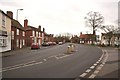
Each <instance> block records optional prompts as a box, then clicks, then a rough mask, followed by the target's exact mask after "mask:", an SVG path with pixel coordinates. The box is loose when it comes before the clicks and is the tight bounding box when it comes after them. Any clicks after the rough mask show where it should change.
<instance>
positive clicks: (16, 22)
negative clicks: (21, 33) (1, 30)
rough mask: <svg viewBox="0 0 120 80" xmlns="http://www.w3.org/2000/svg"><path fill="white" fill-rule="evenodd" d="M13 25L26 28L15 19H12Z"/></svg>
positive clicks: (22, 28)
mask: <svg viewBox="0 0 120 80" xmlns="http://www.w3.org/2000/svg"><path fill="white" fill-rule="evenodd" d="M12 26H13V27H16V28H19V29H21V30H25V29H24V27H23V26H22V25H21V24H20V23H19V22H18V21H17V20H15V19H12Z"/></svg>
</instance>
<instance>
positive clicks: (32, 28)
mask: <svg viewBox="0 0 120 80" xmlns="http://www.w3.org/2000/svg"><path fill="white" fill-rule="evenodd" d="M25 30H27V31H28V30H36V31H40V29H39V28H35V27H33V26H30V25H29V26H27V28H26V29H25ZM40 32H42V31H40Z"/></svg>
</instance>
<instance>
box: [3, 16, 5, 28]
mask: <svg viewBox="0 0 120 80" xmlns="http://www.w3.org/2000/svg"><path fill="white" fill-rule="evenodd" d="M2 27H5V15H4V14H3V15H2Z"/></svg>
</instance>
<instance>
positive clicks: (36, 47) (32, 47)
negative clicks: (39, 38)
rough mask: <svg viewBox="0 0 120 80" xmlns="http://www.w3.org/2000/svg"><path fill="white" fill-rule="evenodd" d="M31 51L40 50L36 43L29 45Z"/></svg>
mask: <svg viewBox="0 0 120 80" xmlns="http://www.w3.org/2000/svg"><path fill="white" fill-rule="evenodd" d="M31 49H40V45H39V44H38V43H37V44H35V43H33V44H32V45H31Z"/></svg>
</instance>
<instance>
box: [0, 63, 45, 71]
mask: <svg viewBox="0 0 120 80" xmlns="http://www.w3.org/2000/svg"><path fill="white" fill-rule="evenodd" d="M41 63H43V62H36V63H32V64H24V65H22V66H18V67H11V68H8V69H7V68H6V69H5V68H4V69H3V70H2V71H0V72H5V71H10V70H14V69H18V68H22V67H27V66H32V65H36V64H41Z"/></svg>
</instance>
